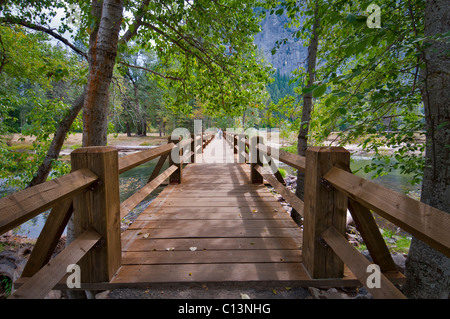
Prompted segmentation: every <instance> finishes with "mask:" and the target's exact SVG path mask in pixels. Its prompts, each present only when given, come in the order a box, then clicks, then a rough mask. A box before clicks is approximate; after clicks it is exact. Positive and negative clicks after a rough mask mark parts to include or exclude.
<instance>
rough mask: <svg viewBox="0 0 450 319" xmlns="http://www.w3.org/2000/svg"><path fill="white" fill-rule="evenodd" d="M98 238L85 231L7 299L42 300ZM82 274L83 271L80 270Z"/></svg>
mask: <svg viewBox="0 0 450 319" xmlns="http://www.w3.org/2000/svg"><path fill="white" fill-rule="evenodd" d="M100 238H101V236H100V234H99V233H97V232H96V231H95V230H93V229H88V230H86V231H85V232H84V233H82V234H81V235H80V236H78V237H77V238H76V239H75V240H74V241H73V242H71V243H70V245H69V246H67V247H66V248H65V249H64V250H63V251H62V252H60V253H59V254H58V255H57V256H56V257H55V258H53V259H52V260H51V262H49V263H47V264H46V265H45V266H44V267H43V268H42V269H41V270H39V271H38V272H37V273H36V274H35V275H34V276H33V277H31V278H30V279H29V280H28V281H26V282H25V283H24V284H23V285H22V286H20V288H19V289H17V290H16V291H15V292H14V293H13V294H12V295H11V296H10V297H9V299H44V297H45V296H46V295H47V294H48V292H49V291H50V290H52V289H53V287H54V286H55V285H56V284H57V283H58V282H59V281H60V280H61V279H62V278H63V277H64V276H65V275H66V274H67V266H68V265H70V264H77V263H78V262H79V261H80V259H81V258H82V257H83V256H84V255H85V254H86V253H87V252H88V251H89V250H90V249H91V248H92V247H93V246H94V245H95V244H96V243H97V242H98V241H99V240H100ZM82 274H83V270H81V275H82Z"/></svg>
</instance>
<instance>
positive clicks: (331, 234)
mask: <svg viewBox="0 0 450 319" xmlns="http://www.w3.org/2000/svg"><path fill="white" fill-rule="evenodd" d="M321 236H322V238H323V240H324V241H325V242H326V243H327V245H329V246H330V247H331V248H332V249H333V250H334V252H335V253H336V254H337V255H338V256H339V258H340V259H341V260H342V261H343V262H344V263H345V264H346V265H347V267H348V268H350V270H351V271H352V273H353V274H354V275H355V276H356V278H358V280H359V281H360V282H361V283H362V284H363V285H364V287H366V289H367V290H368V291H369V292H370V293H371V295H372V296H373V297H374V298H383V299H386V298H389V299H406V297H405V296H404V295H403V294H402V293H401V292H400V290H398V289H397V287H395V285H394V284H393V283H392V282H391V281H389V279H387V278H386V276H384V275H383V273H381V272H380V273H379V275H380V277H379V280H380V285H379V287H378V288H377V287H371V286H370V287H369V285H368V281H371V282H372V280H371V278H369V276H371V275H372V273H373V271H368V269H369V268H368V267H369V266H370V265H371V263H370V262H369V261H368V260H367V259H366V257H364V256H363V255H362V254H361V253H360V252H359V251H358V250H357V249H356V248H355V247H353V246H352V245H351V244H350V243H349V242H348V241H347V239H345V237H344V236H343V235H342V234H341V232H340V231H339V230H337V229H336V228H335V227H333V226H331V227H329V228H328V229H326V230H325V231H324V232H323V233H322V235H321Z"/></svg>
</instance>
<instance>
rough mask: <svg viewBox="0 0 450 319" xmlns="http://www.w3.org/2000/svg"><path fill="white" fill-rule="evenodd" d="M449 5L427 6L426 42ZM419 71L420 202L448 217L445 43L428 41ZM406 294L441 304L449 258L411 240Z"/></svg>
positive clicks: (449, 95) (449, 63) (447, 25)
mask: <svg viewBox="0 0 450 319" xmlns="http://www.w3.org/2000/svg"><path fill="white" fill-rule="evenodd" d="M449 12H450V2H449V1H448V0H430V1H427V4H426V9H425V36H433V35H436V34H440V33H445V32H448V31H449V30H450V19H449ZM427 41H428V42H429V43H430V44H431V46H429V47H427V48H426V49H424V52H423V62H425V68H424V69H423V70H421V76H422V78H423V79H424V81H423V82H422V83H421V93H422V100H423V103H424V109H425V118H426V126H427V132H426V151H425V160H426V164H425V168H424V173H423V183H422V195H421V201H422V202H424V203H426V204H428V205H430V206H433V207H436V208H438V209H440V210H442V211H445V212H447V213H450V166H449V164H448V162H449V160H450V152H449V143H450V142H449V141H450V73H449V70H450V59H449V58H448V55H447V56H446V54H445V52H449V51H450V43H449V42H448V41H447V42H445V41H439V42H438V41H432V40H427ZM406 277H407V283H406V285H405V289H404V293H405V294H406V296H407V297H408V298H444V299H447V298H448V297H449V293H450V258H448V257H446V256H445V255H443V254H441V253H440V252H438V251H436V250H434V249H433V248H431V247H429V246H428V245H426V244H425V243H423V242H422V241H420V240H418V239H417V238H413V240H412V242H411V247H410V251H409V254H408V258H407V260H406Z"/></svg>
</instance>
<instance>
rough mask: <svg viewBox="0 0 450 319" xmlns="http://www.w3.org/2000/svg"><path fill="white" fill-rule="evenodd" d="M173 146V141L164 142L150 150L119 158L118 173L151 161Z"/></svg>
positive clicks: (167, 151)
mask: <svg viewBox="0 0 450 319" xmlns="http://www.w3.org/2000/svg"><path fill="white" fill-rule="evenodd" d="M174 147H175V144H174V143H168V144H164V145H161V146H158V147H155V148H152V149H151V150H146V151H142V152H138V153H134V154H130V155H127V156H123V157H121V158H119V174H122V173H124V172H126V171H128V170H130V169H132V168H135V167H136V166H139V165H141V164H143V163H146V162H148V161H151V160H152V159H154V158H157V157H158V156H161V155H164V154H167V153H169V152H170V151H171V150H172V148H174Z"/></svg>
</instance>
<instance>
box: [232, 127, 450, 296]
mask: <svg viewBox="0 0 450 319" xmlns="http://www.w3.org/2000/svg"><path fill="white" fill-rule="evenodd" d="M230 135H232V137H230V140H231V141H233V146H234V149H235V150H236V152H237V154H239V155H243V156H245V157H246V158H247V159H251V158H252V156H246V153H247V152H248V151H247V150H249V151H250V152H252V151H253V152H254V153H255V154H256V156H257V159H256V161H257V162H256V163H253V165H252V170H254V171H255V172H258V174H260V175H261V176H262V177H263V178H264V179H266V180H267V181H268V182H269V183H270V184H271V185H272V186H273V187H274V188H275V190H277V192H278V193H280V194H281V195H282V196H283V197H284V198H285V200H286V201H287V202H288V203H290V204H291V206H292V207H293V208H294V209H296V210H297V211H298V212H299V213H300V215H301V216H302V217H303V228H304V230H303V245H302V249H303V264H304V266H305V268H306V269H307V270H308V272H309V274H310V275H311V277H312V278H318V279H319V278H333V277H342V275H343V272H342V271H343V263H344V262H345V263H346V265H347V266H348V267H349V268H350V269H351V270H352V272H353V273H354V274H355V276H356V277H357V278H358V280H359V281H360V282H361V283H362V284H363V285H364V286H366V288H368V289H369V291H370V292H371V293H372V295H373V296H374V297H375V298H404V295H403V294H402V293H401V292H400V291H399V290H398V289H397V288H396V287H395V286H394V285H393V284H392V283H391V282H390V281H389V280H388V279H386V277H385V276H384V275H383V274H382V275H381V282H382V284H381V286H382V289H378V288H371V287H368V286H367V278H368V275H369V274H370V273H368V272H367V267H368V266H369V265H370V263H369V262H368V261H367V259H366V258H365V257H363V256H362V255H361V254H360V253H359V252H358V251H357V250H356V249H355V248H354V247H353V246H352V245H351V244H350V243H348V241H347V240H346V239H345V221H346V212H347V208H348V210H349V211H350V213H351V215H352V217H353V219H354V221H355V224H356V228H357V229H358V231H360V233H361V236H362V238H363V240H364V242H365V244H366V246H367V248H368V250H369V253H370V255H371V257H372V258H373V260H374V262H375V263H376V264H377V265H378V266H379V267H380V269H381V271H382V273H387V272H393V271H395V272H396V271H397V268H396V266H395V263H394V261H393V260H392V256H391V255H390V253H389V249H388V248H387V246H386V243H385V242H384V239H383V237H382V235H381V233H380V231H379V229H378V226H377V224H376V222H375V220H374V217H373V215H372V212H371V211H374V212H376V213H378V214H379V215H380V216H382V217H384V218H386V219H388V220H389V221H391V222H393V223H394V224H396V225H397V226H399V227H401V228H402V229H404V230H405V231H407V232H409V233H411V234H412V235H413V236H415V237H417V238H419V239H421V240H423V241H424V242H426V243H427V244H429V245H430V246H431V247H433V248H435V249H436V250H438V251H440V252H442V253H444V254H445V255H446V256H450V232H449V229H450V214H447V213H445V212H442V211H440V210H438V209H436V208H433V207H431V206H429V205H426V204H424V203H421V202H419V201H416V200H414V199H412V198H409V197H407V196H405V195H403V194H400V193H397V192H393V191H392V190H389V189H386V188H384V187H382V186H380V185H378V184H375V183H373V182H371V181H368V180H365V179H363V178H361V177H358V176H356V175H353V174H352V173H351V171H350V168H349V159H350V154H349V153H348V151H346V150H345V149H343V148H340V147H310V148H308V150H307V153H306V157H302V156H299V155H296V154H291V153H288V152H285V151H283V150H276V149H272V148H271V147H269V146H266V145H264V143H263V142H261V140H260V139H259V141H258V142H257V144H256V147H254V146H253V147H252V144H254V142H252V140H251V139H250V140H249V139H248V137H247V136H245V135H242V134H230ZM259 154H262V155H264V156H267V157H273V158H275V159H276V160H279V161H281V162H283V163H285V164H287V165H289V166H291V167H293V168H296V169H298V170H300V171H302V172H304V173H305V175H306V178H305V202H303V201H301V200H300V198H298V197H297V196H295V194H294V193H292V192H291V191H289V190H288V189H287V188H286V187H284V185H282V184H281V183H280V182H279V181H278V180H277V179H276V178H275V177H274V176H273V175H272V174H271V173H269V172H267V170H265V169H264V167H263V166H262V165H261V159H262V157H261V155H259ZM253 161H255V157H253ZM274 173H275V172H274Z"/></svg>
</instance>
